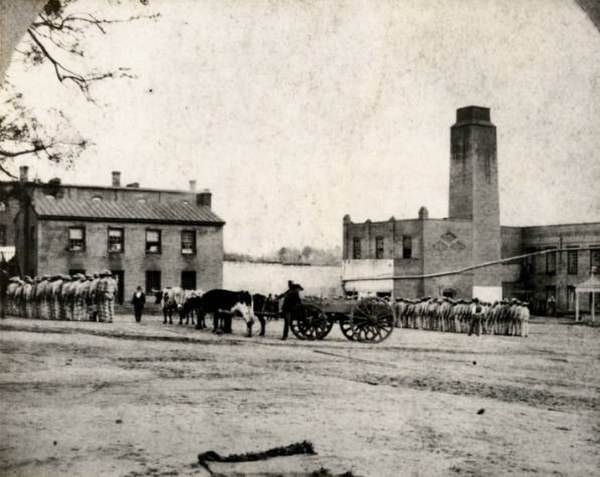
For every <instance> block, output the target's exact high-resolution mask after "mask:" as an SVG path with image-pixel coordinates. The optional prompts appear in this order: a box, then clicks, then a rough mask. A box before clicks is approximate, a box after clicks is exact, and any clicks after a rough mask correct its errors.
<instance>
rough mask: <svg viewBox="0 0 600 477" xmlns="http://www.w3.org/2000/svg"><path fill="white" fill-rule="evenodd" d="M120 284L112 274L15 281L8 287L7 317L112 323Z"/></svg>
mask: <svg viewBox="0 0 600 477" xmlns="http://www.w3.org/2000/svg"><path fill="white" fill-rule="evenodd" d="M116 291H117V282H116V280H115V279H114V278H113V276H112V273H111V272H110V271H109V270H105V271H103V272H100V273H95V274H93V275H84V274H82V273H77V274H75V275H71V276H70V275H52V276H49V275H44V276H43V277H35V278H31V277H25V278H24V279H21V278H19V277H13V278H11V279H10V280H9V284H8V287H7V293H6V295H7V297H6V298H7V305H8V306H7V314H9V315H13V316H20V317H23V318H36V319H42V320H73V321H102V322H108V323H112V321H113V317H114V300H115V294H116Z"/></svg>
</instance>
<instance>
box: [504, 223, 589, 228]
mask: <svg viewBox="0 0 600 477" xmlns="http://www.w3.org/2000/svg"><path fill="white" fill-rule="evenodd" d="M578 225H597V226H600V222H570V223H566V224H548V225H502V226H501V227H513V228H519V229H535V228H548V227H573V226H578Z"/></svg>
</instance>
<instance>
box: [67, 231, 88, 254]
mask: <svg viewBox="0 0 600 477" xmlns="http://www.w3.org/2000/svg"><path fill="white" fill-rule="evenodd" d="M69 250H73V251H79V250H85V229H84V228H83V227H69Z"/></svg>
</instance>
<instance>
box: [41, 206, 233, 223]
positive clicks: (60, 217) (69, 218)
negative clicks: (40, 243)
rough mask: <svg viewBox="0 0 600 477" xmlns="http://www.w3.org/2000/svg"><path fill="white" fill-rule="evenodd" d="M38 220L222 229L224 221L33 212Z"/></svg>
mask: <svg viewBox="0 0 600 477" xmlns="http://www.w3.org/2000/svg"><path fill="white" fill-rule="evenodd" d="M34 213H35V215H36V216H37V218H38V220H56V221H61V222H111V223H119V224H123V223H124V224H132V223H134V224H153V225H202V226H207V225H209V226H218V227H222V226H224V225H225V223H226V222H224V221H222V220H221V221H206V220H163V219H139V218H127V219H124V218H115V217H110V218H106V217H85V216H70V215H45V214H42V215H41V214H39V213H37V212H35V210H34Z"/></svg>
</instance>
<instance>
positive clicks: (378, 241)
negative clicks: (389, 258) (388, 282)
mask: <svg viewBox="0 0 600 477" xmlns="http://www.w3.org/2000/svg"><path fill="white" fill-rule="evenodd" d="M375 258H383V237H375Z"/></svg>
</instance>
